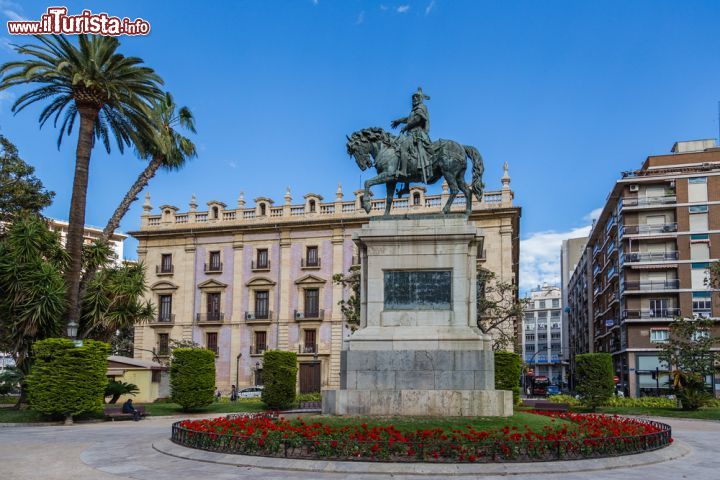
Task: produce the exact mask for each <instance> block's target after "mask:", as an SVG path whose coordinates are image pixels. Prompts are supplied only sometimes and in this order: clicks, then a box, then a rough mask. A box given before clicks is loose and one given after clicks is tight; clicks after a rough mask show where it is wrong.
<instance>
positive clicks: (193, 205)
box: [190, 193, 198, 212]
mask: <svg viewBox="0 0 720 480" xmlns="http://www.w3.org/2000/svg"><path fill="white" fill-rule="evenodd" d="M197 206H198V204H197V197H196V196H195V194H194V193H193V194H192V197H191V198H190V211H191V212H194V211H195V210H197Z"/></svg>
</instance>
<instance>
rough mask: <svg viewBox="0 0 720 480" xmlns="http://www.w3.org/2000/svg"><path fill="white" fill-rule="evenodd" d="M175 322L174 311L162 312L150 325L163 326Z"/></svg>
mask: <svg viewBox="0 0 720 480" xmlns="http://www.w3.org/2000/svg"><path fill="white" fill-rule="evenodd" d="M174 323H175V314H174V313H161V314H159V315H158V316H156V317H155V318H153V319H152V320H151V321H150V326H153V327H162V326H164V325H173V324H174Z"/></svg>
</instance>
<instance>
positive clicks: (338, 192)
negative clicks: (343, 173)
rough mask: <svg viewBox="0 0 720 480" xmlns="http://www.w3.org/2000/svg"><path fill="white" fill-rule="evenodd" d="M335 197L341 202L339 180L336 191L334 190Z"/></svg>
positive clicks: (341, 194)
mask: <svg viewBox="0 0 720 480" xmlns="http://www.w3.org/2000/svg"><path fill="white" fill-rule="evenodd" d="M335 199H336V200H338V201H340V202H342V199H343V191H342V184H341V183H340V182H338V188H337V191H336V192H335Z"/></svg>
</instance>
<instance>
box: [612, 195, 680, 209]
mask: <svg viewBox="0 0 720 480" xmlns="http://www.w3.org/2000/svg"><path fill="white" fill-rule="evenodd" d="M674 203H677V197H676V196H675V195H659V196H653V197H635V198H633V197H629V198H623V200H622V204H623V207H645V206H649V205H672V204H674Z"/></svg>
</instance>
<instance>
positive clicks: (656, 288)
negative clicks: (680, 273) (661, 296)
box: [625, 279, 680, 292]
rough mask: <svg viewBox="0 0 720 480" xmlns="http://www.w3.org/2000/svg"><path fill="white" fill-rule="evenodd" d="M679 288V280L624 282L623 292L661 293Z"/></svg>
mask: <svg viewBox="0 0 720 480" xmlns="http://www.w3.org/2000/svg"><path fill="white" fill-rule="evenodd" d="M678 288H680V280H677V279H675V280H640V281H637V280H626V281H625V290H626V291H627V290H642V291H649V292H661V291H665V290H677V289H678Z"/></svg>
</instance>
